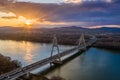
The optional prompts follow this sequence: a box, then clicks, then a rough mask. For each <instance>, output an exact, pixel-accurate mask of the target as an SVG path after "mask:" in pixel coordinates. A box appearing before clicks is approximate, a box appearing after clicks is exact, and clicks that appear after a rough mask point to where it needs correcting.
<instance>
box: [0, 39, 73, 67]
mask: <svg viewBox="0 0 120 80" xmlns="http://www.w3.org/2000/svg"><path fill="white" fill-rule="evenodd" d="M59 47H60V52H61V51H64V50H67V49H70V48H71V47H72V46H63V45H61V46H59ZM51 48H52V44H42V43H33V42H29V41H12V40H0V53H2V54H3V55H5V56H9V57H11V58H12V59H15V60H19V61H20V62H21V63H22V66H26V65H28V64H31V63H33V62H36V61H39V60H41V59H44V58H47V57H49V56H50V52H51ZM54 52H55V53H56V50H55V51H54ZM55 53H54V54H55Z"/></svg>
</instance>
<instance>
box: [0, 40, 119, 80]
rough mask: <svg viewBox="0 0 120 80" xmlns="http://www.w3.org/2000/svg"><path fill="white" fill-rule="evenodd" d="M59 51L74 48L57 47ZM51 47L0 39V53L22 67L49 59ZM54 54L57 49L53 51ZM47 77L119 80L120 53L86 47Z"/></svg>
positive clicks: (71, 79) (50, 45)
mask: <svg viewBox="0 0 120 80" xmlns="http://www.w3.org/2000/svg"><path fill="white" fill-rule="evenodd" d="M59 47H60V52H62V51H64V50H67V49H70V48H72V47H73V46H64V45H60V46H59ZM51 48H52V44H42V43H34V42H28V41H12V40H0V53H1V54H3V55H5V56H9V57H11V58H12V59H15V60H19V61H20V62H21V63H22V66H26V65H28V64H31V63H34V62H36V61H39V60H41V59H44V58H46V57H49V56H50V52H51ZM54 52H55V54H56V50H54ZM45 76H47V77H49V78H50V77H53V76H60V77H62V78H64V79H65V80H120V51H110V50H104V49H98V48H93V47H92V48H89V49H88V50H87V51H86V52H84V53H82V54H81V55H77V56H75V57H73V58H72V59H70V60H69V61H68V62H66V63H64V64H63V65H61V66H60V67H57V68H54V69H53V70H51V71H49V72H47V74H46V75H45Z"/></svg>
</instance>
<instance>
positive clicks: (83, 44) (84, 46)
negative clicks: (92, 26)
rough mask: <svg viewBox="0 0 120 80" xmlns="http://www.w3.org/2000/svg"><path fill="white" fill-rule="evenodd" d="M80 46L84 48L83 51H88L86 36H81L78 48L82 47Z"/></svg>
mask: <svg viewBox="0 0 120 80" xmlns="http://www.w3.org/2000/svg"><path fill="white" fill-rule="evenodd" d="M80 46H83V50H86V43H85V37H84V34H81V36H80V38H79V43H78V47H80Z"/></svg>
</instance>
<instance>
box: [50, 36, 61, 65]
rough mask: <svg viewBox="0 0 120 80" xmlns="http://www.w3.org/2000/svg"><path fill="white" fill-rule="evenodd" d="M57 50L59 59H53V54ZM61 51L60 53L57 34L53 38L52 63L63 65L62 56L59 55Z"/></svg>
mask: <svg viewBox="0 0 120 80" xmlns="http://www.w3.org/2000/svg"><path fill="white" fill-rule="evenodd" d="M55 48H56V49H57V54H58V59H53V53H54V49H55ZM59 53H60V51H59V46H58V42H57V37H56V34H54V36H53V46H52V50H51V63H53V64H61V56H60V55H59ZM51 63H50V65H51Z"/></svg>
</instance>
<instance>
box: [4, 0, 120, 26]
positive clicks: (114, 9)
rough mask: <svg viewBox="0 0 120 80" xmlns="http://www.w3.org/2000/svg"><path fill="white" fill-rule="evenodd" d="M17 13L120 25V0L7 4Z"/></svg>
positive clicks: (49, 19)
mask: <svg viewBox="0 0 120 80" xmlns="http://www.w3.org/2000/svg"><path fill="white" fill-rule="evenodd" d="M4 7H6V9H7V10H10V11H12V12H14V13H16V14H17V15H23V16H26V17H28V18H39V20H40V21H41V20H47V21H52V22H86V23H90V24H86V26H90V25H110V24H114V25H120V19H119V18H120V0H114V1H113V2H112V3H104V2H88V3H83V4H65V3H61V4H50V3H49V4H47V3H46V4H45V3H27V2H17V3H14V4H13V5H5V6H4Z"/></svg>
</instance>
